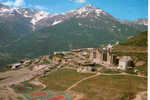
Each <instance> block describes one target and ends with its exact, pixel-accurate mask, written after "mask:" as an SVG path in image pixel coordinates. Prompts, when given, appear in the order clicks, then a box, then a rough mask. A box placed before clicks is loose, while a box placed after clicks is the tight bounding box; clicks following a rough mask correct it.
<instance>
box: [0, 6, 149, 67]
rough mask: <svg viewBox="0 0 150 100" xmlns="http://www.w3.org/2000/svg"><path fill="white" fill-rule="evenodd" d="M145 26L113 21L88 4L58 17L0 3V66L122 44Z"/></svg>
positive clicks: (100, 10)
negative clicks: (25, 59) (34, 58)
mask: <svg viewBox="0 0 150 100" xmlns="http://www.w3.org/2000/svg"><path fill="white" fill-rule="evenodd" d="M147 23H148V22H147V19H137V20H134V21H128V20H120V19H117V18H115V17H113V16H112V15H110V14H109V13H107V12H106V11H104V10H102V9H100V8H96V7H94V6H92V5H91V4H88V5H86V6H84V7H82V8H78V9H75V10H72V11H69V12H66V13H61V14H51V13H47V12H44V11H40V10H36V9H28V8H11V7H8V6H5V5H2V4H0V62H1V63H0V65H1V66H3V65H5V64H9V63H13V62H16V61H18V60H20V59H24V58H31V57H38V56H41V55H46V54H49V53H52V52H54V51H59V50H68V49H74V48H87V47H97V46H99V45H103V44H107V43H115V42H117V41H123V40H126V39H128V38H129V37H131V36H134V35H136V34H138V33H140V32H143V31H145V30H147Z"/></svg>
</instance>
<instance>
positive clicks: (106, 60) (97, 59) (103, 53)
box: [90, 45, 134, 70]
mask: <svg viewBox="0 0 150 100" xmlns="http://www.w3.org/2000/svg"><path fill="white" fill-rule="evenodd" d="M112 49H113V47H112V46H111V45H108V46H107V47H104V48H93V49H91V50H90V60H91V61H92V62H94V63H96V64H100V65H104V66H106V67H108V68H109V67H114V68H117V69H121V70H126V69H128V68H132V67H134V66H133V60H132V58H131V57H130V56H121V57H120V56H117V55H116V54H115V53H113V52H112Z"/></svg>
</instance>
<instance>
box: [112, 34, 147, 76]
mask: <svg viewBox="0 0 150 100" xmlns="http://www.w3.org/2000/svg"><path fill="white" fill-rule="evenodd" d="M147 38H148V32H147V31H145V32H142V33H140V34H138V35H136V36H134V37H132V38H130V39H128V40H126V41H125V42H123V43H120V44H119V45H116V46H115V47H114V50H113V51H114V52H115V53H116V54H118V55H119V56H131V57H132V59H133V60H134V63H135V66H136V68H137V69H138V70H139V73H140V74H142V75H147V71H148V63H147V62H148V39H147Z"/></svg>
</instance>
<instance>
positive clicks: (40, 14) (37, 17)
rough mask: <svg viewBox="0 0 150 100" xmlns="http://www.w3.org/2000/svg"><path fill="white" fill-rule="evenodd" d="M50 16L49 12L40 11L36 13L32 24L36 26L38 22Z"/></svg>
mask: <svg viewBox="0 0 150 100" xmlns="http://www.w3.org/2000/svg"><path fill="white" fill-rule="evenodd" d="M48 15H49V14H48V13H47V12H44V11H40V12H38V13H36V14H35V15H34V16H33V19H32V20H31V23H32V24H33V25H36V23H37V22H38V21H40V20H41V19H43V18H45V17H47V16H48Z"/></svg>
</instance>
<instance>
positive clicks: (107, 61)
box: [52, 44, 134, 71]
mask: <svg viewBox="0 0 150 100" xmlns="http://www.w3.org/2000/svg"><path fill="white" fill-rule="evenodd" d="M112 49H113V46H112V45H110V44H109V45H108V46H106V47H104V48H87V49H86V50H85V49H84V50H82V49H77V50H72V51H70V52H55V53H54V56H53V58H52V61H53V62H54V63H55V64H59V63H63V64H65V63H66V64H74V65H78V66H80V65H83V66H84V64H85V65H86V64H87V63H94V64H99V65H103V66H105V67H107V68H115V69H121V70H127V69H129V68H133V67H134V66H133V60H132V58H131V57H130V56H117V55H116V54H115V53H113V52H112ZM68 53H69V54H76V55H78V56H79V57H83V61H82V60H78V61H75V59H74V58H72V57H69V56H66V55H67V54H68ZM84 58H85V59H84ZM82 70H92V69H91V67H89V66H87V68H79V69H78V71H82Z"/></svg>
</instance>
